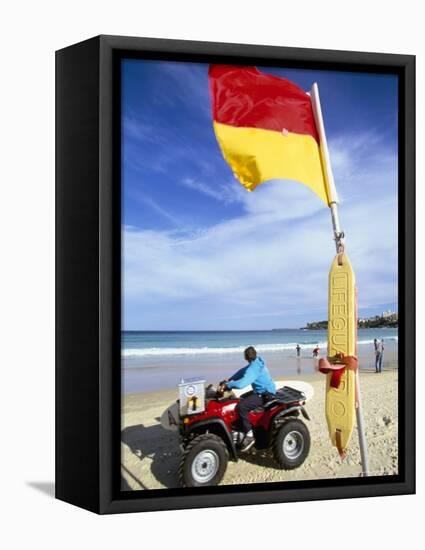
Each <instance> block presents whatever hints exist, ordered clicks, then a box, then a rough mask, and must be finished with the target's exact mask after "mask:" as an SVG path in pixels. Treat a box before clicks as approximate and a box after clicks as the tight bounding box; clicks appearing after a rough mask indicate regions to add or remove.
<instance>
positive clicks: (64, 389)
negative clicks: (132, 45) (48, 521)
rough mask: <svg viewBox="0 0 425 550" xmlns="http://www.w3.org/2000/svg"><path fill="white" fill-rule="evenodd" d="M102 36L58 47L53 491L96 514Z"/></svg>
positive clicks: (97, 477)
mask: <svg viewBox="0 0 425 550" xmlns="http://www.w3.org/2000/svg"><path fill="white" fill-rule="evenodd" d="M98 135H99V39H98V38H93V39H90V40H87V41H84V42H81V43H79V44H78V45H76V46H72V47H69V48H65V49H62V50H59V51H58V52H56V369H55V373H56V380H55V389H56V428H55V432H56V452H55V459H56V466H55V469H56V488H55V496H56V498H58V499H60V500H64V501H66V502H69V503H71V504H75V505H77V506H81V507H83V508H86V509H88V510H91V511H93V512H98V511H99V483H100V480H99V444H98V439H99V438H98V434H99V418H100V413H99V408H98V401H99V399H98V395H99V387H98V385H99V382H98V381H99V376H100V373H99V360H98V344H97V341H98V302H99V300H98V293H99V278H98V271H99V267H98V256H99V253H98V248H99V247H98V239H99V238H98V219H99V211H98V203H99V200H98V195H99V193H98V185H97V184H96V182H97V181H98V180H99V152H98V149H99V145H98Z"/></svg>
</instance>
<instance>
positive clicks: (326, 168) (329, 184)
mask: <svg viewBox="0 0 425 550" xmlns="http://www.w3.org/2000/svg"><path fill="white" fill-rule="evenodd" d="M310 97H311V105H312V108H313V114H314V119H315V122H316V127H317V131H318V132H319V139H320V158H321V160H322V167H323V173H324V176H325V183H326V189H327V193H328V203H329V208H330V211H331V217H332V228H333V233H334V239H335V247H336V251H337V253H338V254H339V253H340V252H343V251H344V232H343V231H342V230H341V225H340V222H339V215H338V204H339V199H338V193H337V191H336V187H335V180H334V177H333V172H332V166H331V160H330V156H329V149H328V143H327V140H326V133H325V125H324V123H323V115H322V108H321V105H320V96H319V87H318V86H317V83H316V82H315V83H314V84H313V87H312V89H311V93H310ZM356 321H357V319H356ZM356 329H357V327H356ZM355 380H356V420H357V431H358V434H359V447H360V459H361V464H362V473H363V476H368V475H369V458H368V452H367V443H366V436H365V428H364V419H363V408H362V398H361V392H360V380H359V370H358V369H357V371H356V377H355Z"/></svg>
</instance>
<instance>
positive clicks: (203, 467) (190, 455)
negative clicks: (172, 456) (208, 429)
mask: <svg viewBox="0 0 425 550" xmlns="http://www.w3.org/2000/svg"><path fill="white" fill-rule="evenodd" d="M228 461H229V453H228V450H227V447H226V445H225V443H224V442H223V440H222V439H221V438H220V437H219V436H217V435H215V434H209V433H206V434H201V435H198V436H197V437H195V438H193V439H192V440H191V442H190V443H189V444H188V445H187V447H186V448H185V450H184V453H183V456H182V458H181V462H180V468H179V477H180V483H181V485H182V486H183V487H209V486H211V485H218V484H219V483H220V481H221V480H222V479H223V476H224V473H225V471H226V468H227V463H228Z"/></svg>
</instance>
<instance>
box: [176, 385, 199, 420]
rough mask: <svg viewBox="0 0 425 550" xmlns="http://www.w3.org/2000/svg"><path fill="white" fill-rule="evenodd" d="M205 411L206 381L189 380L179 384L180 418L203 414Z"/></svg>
mask: <svg viewBox="0 0 425 550" xmlns="http://www.w3.org/2000/svg"><path fill="white" fill-rule="evenodd" d="M204 410H205V380H200V379H199V378H188V379H187V380H182V381H181V383H180V384H179V412H180V416H186V415H190V414H197V413H201V412H203V411H204Z"/></svg>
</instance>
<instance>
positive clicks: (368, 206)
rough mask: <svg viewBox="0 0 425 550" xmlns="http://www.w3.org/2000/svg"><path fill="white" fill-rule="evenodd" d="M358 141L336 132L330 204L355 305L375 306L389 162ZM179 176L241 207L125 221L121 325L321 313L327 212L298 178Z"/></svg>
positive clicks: (328, 254) (393, 203)
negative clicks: (174, 219) (336, 205)
mask: <svg viewBox="0 0 425 550" xmlns="http://www.w3.org/2000/svg"><path fill="white" fill-rule="evenodd" d="M363 141H364V142H361V140H360V139H359V140H358V141H354V142H353V147H352V149H350V148H349V147H350V140H349V139H346V140H345V141H343V140H342V139H341V140H340V141H339V144H338V143H334V145H333V150H332V158H333V159H336V162H335V164H334V166H335V175H336V176H337V185H339V183H338V178H342V175H343V174H345V175H346V177H347V178H348V177H349V184H346V185H345V186H344V189H345V197H346V200H345V202H344V204H343V205H341V208H340V210H341V212H340V214H341V222H342V226H343V229H344V230H345V232H346V235H347V251H348V253H349V256H350V258H351V261H352V263H353V267H354V269H355V272H356V276H357V282H358V287H359V305H360V307H374V306H375V307H376V306H377V305H378V304H383V303H390V302H395V301H396V299H397V290H396V277H397V226H396V216H397V200H396V194H395V193H394V188H393V185H395V183H396V172H395V170H394V159H391V158H390V157H391V156H390V155H386V160H385V162H379V159H380V160H382V158H383V157H381V156H380V155H379V154H375V155H374V156H375V157H376V158H377V159H378V160H372V161H371V162H370V161H369V160H368V161H367V162H366V159H368V157H367V155H366V153H365V151H366V149H365V147H366V146H367V143H368V141H367V138H364V140H363ZM372 143H373V145H374V148H375V151H376V149H377V145H376V143H375V142H373V141H372ZM369 156H370V155H369ZM383 156H385V155H383ZM360 163H363V164H362V165H361V169H360V168H359V169H358V170H356V166H357V167H359V164H360ZM233 183H234V184H235V185H232V184H233ZM183 184H184V185H186V186H187V187H190V188H191V189H193V190H194V192H199V193H203V194H204V195H206V196H208V197H209V198H211V199H213V200H220V199H221V200H222V201H223V202H226V201H235V202H238V203H239V204H240V205H241V206H242V208H243V212H244V214H243V215H241V216H239V217H237V218H234V219H231V220H227V221H224V222H222V223H217V224H215V225H213V226H211V227H206V228H203V229H202V230H200V231H197V232H196V233H186V234H184V235H182V234H178V233H176V232H159V231H137V230H134V229H131V228H127V229H125V230H124V239H123V240H124V259H125V263H124V296H125V308H126V312H127V315H126V326H127V328H129V327H131V328H146V329H148V328H152V329H160V328H163V329H165V328H186V329H191V328H192V329H194V328H270V327H271V326H289V325H291V321H290V320H291V319H293V318H297V319H299V318H300V317H302V318H303V319H304V320H305V321H310V320H314V319H317V318H320V317H321V316H326V304H327V275H328V270H329V266H330V263H331V261H332V258H333V256H334V253H335V251H334V245H333V241H332V232H331V223H330V215H329V212H328V210H327V209H326V208H325V207H324V206H323V204H322V203H321V201H320V200H319V199H318V198H317V197H316V196H315V195H314V194H313V193H311V191H309V189H308V188H307V187H305V186H303V185H299V184H296V183H293V182H279V181H276V182H269V183H266V184H263V185H261V186H259V187H258V188H257V189H256V190H255V191H254V192H253V193H248V192H247V191H245V190H244V189H243V188H242V187H241V186H240V184H238V183H237V182H231V183H229V185H227V186H226V187H225V184H221V185H220V184H218V186H217V185H216V186H215V187H213V186H209V184H208V183H207V182H200V181H196V180H194V179H190V180H189V179H187V180H185V181H184V182H183ZM385 185H386V186H387V187H385ZM386 188H387V189H389V190H391V192H385V189H386ZM221 189H229V191H228V192H227V191H225V192H224V193H223V196H222V195H221ZM298 324H300V323H298Z"/></svg>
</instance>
